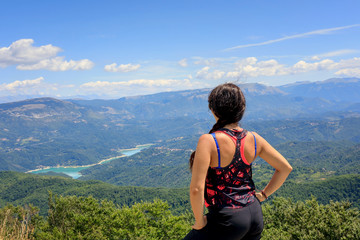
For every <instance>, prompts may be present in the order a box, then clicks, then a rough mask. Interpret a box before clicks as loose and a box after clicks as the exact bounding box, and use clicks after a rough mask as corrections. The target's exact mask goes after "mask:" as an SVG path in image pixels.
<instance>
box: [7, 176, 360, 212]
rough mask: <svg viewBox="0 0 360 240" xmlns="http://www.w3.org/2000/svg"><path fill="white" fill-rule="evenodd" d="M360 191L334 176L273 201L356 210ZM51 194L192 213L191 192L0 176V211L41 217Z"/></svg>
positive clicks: (285, 190) (295, 187)
mask: <svg viewBox="0 0 360 240" xmlns="http://www.w3.org/2000/svg"><path fill="white" fill-rule="evenodd" d="M359 188H360V175H359V174H357V175H344V176H334V177H331V178H329V179H328V180H325V181H317V182H313V183H293V182H287V183H286V184H285V185H284V186H283V187H282V188H281V190H280V191H279V192H277V193H276V194H274V195H273V196H272V197H271V198H270V200H271V199H273V198H274V197H276V196H283V197H288V198H292V199H293V201H304V200H306V199H309V197H310V196H311V195H313V196H315V197H316V198H317V199H318V200H319V202H320V203H322V204H328V203H329V201H330V200H332V201H342V200H349V201H351V202H353V204H354V205H353V206H356V207H358V208H359V207H360V202H359V199H360V195H359V194H360V192H359V191H358V189H359ZM319 190H321V191H319ZM48 191H51V192H52V193H53V194H58V195H62V196H69V195H76V196H84V197H87V196H93V197H94V198H96V199H99V200H103V199H107V200H109V201H111V202H113V203H114V204H115V205H119V206H123V205H125V206H131V205H133V204H134V203H136V202H141V201H152V200H153V199H162V200H164V201H167V202H168V204H169V206H170V209H171V211H172V212H173V213H184V212H186V211H187V210H190V202H189V195H188V188H145V187H122V186H114V185H111V184H107V183H103V182H100V181H80V180H74V179H67V178H62V177H49V176H39V175H34V174H26V173H16V172H8V171H3V172H0V208H2V207H4V206H5V205H6V204H15V205H24V204H32V205H34V206H37V207H39V208H40V213H41V214H46V212H47V209H48V207H47V204H48V197H49V193H48Z"/></svg>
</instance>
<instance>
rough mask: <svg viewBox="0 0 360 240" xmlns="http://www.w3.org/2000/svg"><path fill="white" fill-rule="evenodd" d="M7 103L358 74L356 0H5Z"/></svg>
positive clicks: (0, 68)
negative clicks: (28, 99) (35, 97)
mask: <svg viewBox="0 0 360 240" xmlns="http://www.w3.org/2000/svg"><path fill="white" fill-rule="evenodd" d="M1 9H2V10H1V14H0V99H2V101H6V100H9V101H10V100H16V99H22V98H27V97H34V96H44V97H56V98H61V99H66V98H85V99H93V98H103V99H116V98H120V97H124V96H134V95H144V94H153V93H158V92H164V91H178V90H186V89H197V88H205V87H206V88H208V87H214V86H216V85H218V84H221V83H223V82H235V83H254V82H257V83H262V84H265V85H269V86H279V85H285V84H291V83H294V82H299V81H323V80H326V79H329V78H334V77H341V78H351V77H360V14H359V9H360V1H358V0H356V1H355V0H353V1H350V0H342V1H335V0H327V1H323V0H316V1H313V0H311V1H309V0H303V1H289V0H273V1H268V0H263V1H260V0H252V1H245V0H237V1H233V0H226V1H219V0H217V1H215V0H206V1H203V0H191V1H188V0H184V1H175V0H166V1H159V0H152V1H149V0H143V1H142V0H132V1H123V0H117V1H110V0H102V1H93V0H86V1H84V0H76V1H73V0H72V1H68V0H61V1H58V0H53V1H48V0H46V1H44V0H37V1H34V0H33V1H29V0H20V1H19V0H4V1H2V2H1Z"/></svg>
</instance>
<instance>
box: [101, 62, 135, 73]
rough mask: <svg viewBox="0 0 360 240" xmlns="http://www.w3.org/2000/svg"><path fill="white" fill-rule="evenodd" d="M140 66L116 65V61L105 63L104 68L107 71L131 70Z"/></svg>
mask: <svg viewBox="0 0 360 240" xmlns="http://www.w3.org/2000/svg"><path fill="white" fill-rule="evenodd" d="M139 68H140V64H136V65H133V64H130V63H129V64H120V65H119V66H117V64H116V63H112V64H109V65H105V67H104V70H105V71H107V72H133V71H136V70H138V69H139Z"/></svg>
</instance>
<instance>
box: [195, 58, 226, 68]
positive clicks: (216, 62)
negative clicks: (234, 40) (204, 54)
mask: <svg viewBox="0 0 360 240" xmlns="http://www.w3.org/2000/svg"><path fill="white" fill-rule="evenodd" d="M194 59H195V60H196V61H195V62H194V63H195V64H196V65H204V66H211V67H216V66H218V65H219V61H221V60H222V59H217V58H210V59H204V58H201V57H194Z"/></svg>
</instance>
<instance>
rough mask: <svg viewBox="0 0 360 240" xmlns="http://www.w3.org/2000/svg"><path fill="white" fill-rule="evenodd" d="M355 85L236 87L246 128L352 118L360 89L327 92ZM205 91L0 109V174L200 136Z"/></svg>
mask: <svg viewBox="0 0 360 240" xmlns="http://www.w3.org/2000/svg"><path fill="white" fill-rule="evenodd" d="M314 84H315V85H316V84H317V86H321V87H322V88H324V89H325V90H324V91H325V92H326V93H327V94H325V95H324V96H322V95H321V96H320V97H319V96H317V95H316V94H315V92H314V91H315V90H312V91H310V90H306V89H313V88H311V86H313V85H314ZM359 86H360V82H359V80H358V79H351V80H349V79H337V80H327V81H324V82H317V83H297V84H294V85H292V86H290V85H285V86H282V87H271V86H265V85H262V84H257V83H252V84H241V85H240V87H241V88H242V89H243V90H244V93H245V95H246V98H247V110H246V112H245V117H244V121H243V123H244V124H246V123H250V122H254V121H255V122H256V121H261V122H262V124H263V121H265V120H266V121H268V120H274V121H275V120H276V121H277V120H284V119H325V120H326V121H330V120H331V121H333V120H340V119H345V118H357V117H360V107H359V106H360V101H358V102H356V101H357V99H358V96H359V94H358V92H354V91H350V90H349V91H347V92H348V94H347V95H348V96H346V98H345V94H338V96H339V98H337V99H336V100H332V99H331V97H329V96H328V95H331V94H330V93H331V92H333V93H334V92H336V91H338V89H349V88H353V89H357V88H358V87H359ZM301 89H304V92H302V91H301ZM305 90H306V91H305ZM209 91H210V89H196V90H187V91H177V92H163V93H157V94H152V95H144V96H135V97H124V98H120V99H115V100H79V99H69V100H58V99H54V98H35V99H28V100H23V101H18V102H11V103H4V104H0V170H17V171H27V170H31V169H34V168H37V167H40V166H56V165H63V166H64V165H86V164H91V163H95V162H97V161H99V160H101V159H102V158H108V157H112V156H116V155H118V154H119V152H118V151H119V149H121V148H129V147H134V146H136V145H138V144H144V143H154V142H157V141H162V140H166V139H171V138H176V137H184V136H189V135H196V134H201V133H205V132H207V131H208V130H209V129H210V128H211V126H212V124H213V123H214V120H213V117H212V115H211V113H210V112H209V111H208V107H207V105H208V103H207V97H208V94H209ZM319 91H320V90H319ZM310 93H311V94H310ZM332 95H334V94H332ZM350 100H353V101H350ZM281 124H282V123H281ZM275 125H276V124H275Z"/></svg>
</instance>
